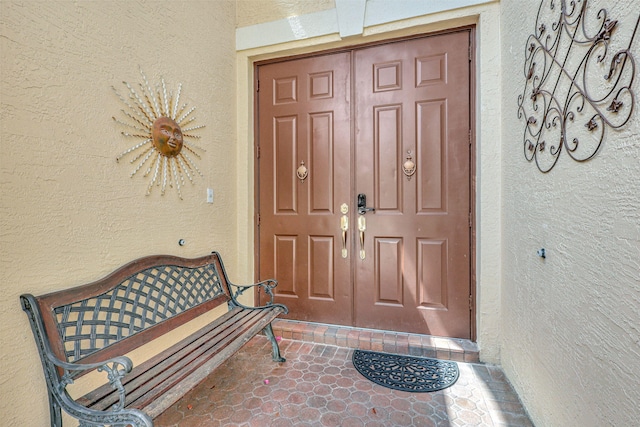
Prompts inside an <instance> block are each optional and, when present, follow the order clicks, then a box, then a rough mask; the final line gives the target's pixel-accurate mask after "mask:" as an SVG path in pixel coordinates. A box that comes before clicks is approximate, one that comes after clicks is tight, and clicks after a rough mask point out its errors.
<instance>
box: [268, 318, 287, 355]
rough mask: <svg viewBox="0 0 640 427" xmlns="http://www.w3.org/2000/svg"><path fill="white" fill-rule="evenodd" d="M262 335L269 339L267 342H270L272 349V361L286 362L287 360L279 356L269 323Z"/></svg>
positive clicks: (278, 349)
mask: <svg viewBox="0 0 640 427" xmlns="http://www.w3.org/2000/svg"><path fill="white" fill-rule="evenodd" d="M264 333H265V334H267V338H269V340H270V341H271V347H272V348H273V361H274V362H286V360H287V359H285V358H284V357H282V356H280V347H278V340H276V337H275V335H274V334H273V328H272V327H271V323H269V324H268V325H267V326H266V327H265V328H264Z"/></svg>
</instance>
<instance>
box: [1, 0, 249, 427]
mask: <svg viewBox="0 0 640 427" xmlns="http://www.w3.org/2000/svg"><path fill="white" fill-rule="evenodd" d="M0 11H1V19H0V25H1V27H0V49H1V54H2V63H1V66H2V69H1V73H0V79H1V80H0V94H1V103H2V105H1V116H0V122H1V127H2V128H1V133H0V138H1V140H0V144H1V150H0V153H1V154H0V162H1V163H0V239H1V244H0V277H1V282H2V286H3V295H2V298H1V299H0V338H1V343H2V344H1V346H0V361H1V362H0V363H1V366H2V373H1V374H0V375H1V381H0V396H2V399H0V414H2V421H1V422H0V424H2V425H3V426H41V425H45V424H46V423H47V420H48V418H49V414H48V409H47V403H46V388H45V384H44V379H43V376H42V370H41V367H40V362H39V360H38V354H37V352H36V349H35V344H34V341H33V338H32V336H31V332H30V330H29V325H28V322H27V318H26V316H25V314H24V313H23V312H22V311H21V309H20V305H19V301H18V296H19V295H20V294H21V293H25V292H30V293H33V294H42V293H45V292H48V291H54V290H58V289H62V288H67V287H71V286H73V285H77V284H81V283H85V282H87V281H91V280H95V279H97V278H99V277H101V276H103V275H104V274H106V273H108V272H110V271H112V270H113V269H114V268H116V267H118V266H119V265H121V264H122V263H124V262H126V261H129V260H131V259H134V258H137V257H139V256H143V255H151V254H158V253H171V254H177V255H183V256H189V257H190V256H197V255H204V254H206V253H208V252H209V251H211V250H213V249H216V250H219V251H221V252H222V254H223V258H224V259H225V261H226V264H227V268H228V270H229V272H230V274H231V278H232V279H233V280H235V281H238V282H241V281H242V280H243V279H246V272H245V273H242V274H244V276H243V275H242V274H240V276H241V277H238V276H239V273H238V271H237V244H236V241H235V238H236V228H237V223H236V215H235V209H236V198H235V193H236V176H235V170H234V164H235V153H236V148H235V128H236V127H235V83H234V81H235V75H236V73H235V36H234V32H235V14H236V11H235V3H234V2H228V1H224V2H217V1H214V2H212V1H189V2H175V1H152V2H146V1H129V0H122V1H107V0H104V1H90V2H89V1H83V2H77V1H55V2H52V1H26V2H23V1H5V0H3V1H2V2H0ZM139 67H141V68H142V70H143V71H144V72H145V74H146V76H147V78H148V79H149V81H150V83H151V84H152V85H155V84H156V83H157V82H159V80H160V77H164V79H165V81H166V83H167V85H168V88H169V89H171V90H173V91H174V93H175V90H176V88H177V86H178V84H179V83H183V88H182V94H181V100H182V101H184V102H187V103H188V104H189V106H195V107H196V108H197V109H196V112H195V114H194V116H195V117H197V121H196V122H195V123H194V124H205V125H206V128H204V129H202V130H201V131H199V132H198V134H199V135H201V136H202V139H201V140H199V142H198V145H200V146H202V147H203V148H205V149H206V152H205V153H203V155H202V159H200V160H196V161H197V165H198V167H199V168H200V169H201V170H202V172H203V174H204V178H201V177H197V178H196V179H195V185H191V184H189V183H188V182H187V185H186V186H185V187H184V188H183V197H184V200H179V198H178V196H177V193H176V191H175V190H174V189H171V188H168V189H167V192H166V194H165V195H164V196H161V195H160V192H159V191H158V190H159V189H157V188H156V189H154V191H153V193H152V194H151V195H150V196H145V191H146V187H147V185H148V179H145V178H143V177H142V176H140V175H141V174H138V175H136V176H134V177H133V178H130V177H129V174H130V172H131V171H132V170H133V168H134V165H131V164H130V163H128V161H127V160H126V159H124V161H122V160H121V162H120V163H116V161H115V158H116V156H117V155H118V154H119V153H121V152H122V151H124V150H126V149H127V148H129V147H131V146H132V145H133V144H134V142H133V140H130V139H125V138H124V137H123V136H121V135H120V134H119V132H120V131H121V130H122V129H121V128H119V127H118V126H117V125H116V124H115V123H114V122H113V121H112V119H111V117H112V116H114V115H116V116H117V115H118V114H119V111H120V109H121V108H122V104H121V102H120V101H119V100H118V98H117V97H116V96H115V95H114V93H113V91H112V89H111V87H112V86H115V87H116V88H117V89H118V90H119V91H120V92H121V93H123V90H122V89H123V88H124V86H123V85H122V81H123V80H124V81H127V82H129V83H132V84H133V85H137V84H138V83H140V82H141V81H142V80H141V76H140V73H139ZM207 187H211V188H213V189H214V191H215V203H214V204H212V205H211V204H207V203H206V190H205V189H206V188H207ZM179 239H185V241H186V245H185V246H182V247H180V246H178V240H179ZM241 279H242V280H241Z"/></svg>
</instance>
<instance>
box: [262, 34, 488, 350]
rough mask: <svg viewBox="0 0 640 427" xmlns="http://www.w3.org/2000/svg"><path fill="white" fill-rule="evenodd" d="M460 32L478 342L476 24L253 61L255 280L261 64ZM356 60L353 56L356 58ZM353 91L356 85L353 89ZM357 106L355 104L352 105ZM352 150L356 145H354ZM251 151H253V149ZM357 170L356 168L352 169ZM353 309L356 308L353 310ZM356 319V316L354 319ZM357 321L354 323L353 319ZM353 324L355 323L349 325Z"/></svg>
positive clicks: (474, 330) (473, 316)
mask: <svg viewBox="0 0 640 427" xmlns="http://www.w3.org/2000/svg"><path fill="white" fill-rule="evenodd" d="M460 31H468V32H469V126H470V132H469V199H470V200H469V207H470V212H469V241H470V248H469V268H470V270H469V272H470V274H469V276H470V277H469V282H470V283H469V306H470V310H469V316H470V319H469V325H470V326H469V327H470V329H471V331H470V336H471V341H474V342H475V341H477V321H476V311H477V309H476V308H477V275H476V254H477V244H476V243H477V242H476V212H477V206H476V183H477V179H476V177H477V170H476V161H477V158H476V156H477V155H476V149H477V147H476V126H477V123H476V116H477V114H476V109H477V104H476V101H477V100H476V90H477V87H476V80H477V75H476V73H477V63H476V31H477V30H476V25H475V24H472V25H464V26H460V27H454V28H448V29H444V30H439V31H434V32H427V33H419V34H413V35H410V36H402V37H395V38H389V39H384V40H378V41H373V42H368V43H361V44H351V45H347V46H341V47H337V48H329V49H322V50H318V51H313V52H307V53H301V54H293V55H285V56H279V57H276V58H270V59H266V60H257V61H255V62H253V64H252V67H253V88H252V91H253V106H252V107H253V108H252V112H253V159H254V162H253V212H254V225H253V238H254V240H253V246H254V257H253V272H254V273H253V275H254V280H255V281H258V280H260V277H259V271H260V251H259V248H260V246H259V240H260V232H259V228H258V227H259V224H260V217H259V206H260V191H259V185H260V183H259V176H260V175H259V167H260V162H259V161H258V159H259V157H260V153H259V122H258V117H259V116H258V90H259V84H258V67H259V66H262V65H267V64H272V63H277V62H284V61H290V60H294V59H301V58H311V57H314V56H323V55H326V54H331V53H339V52H351V51H353V50H357V49H362V48H366V47H371V46H380V45H385V44H391V43H396V42H402V41H406V40H414V39H420V38H426V37H431V36H437V35H440V34H448V33H453V32H460ZM352 61H353V58H352ZM351 90H352V91H353V87H352V88H351ZM351 107H352V108H353V104H352V106H351ZM353 132H354V129H353V127H352V129H351V133H352V135H351V137H352V138H353V136H354V135H353ZM351 149H352V150H353V149H354V147H352V148H351ZM250 151H251V150H250ZM351 173H352V174H353V173H354V172H353V171H352V172H351ZM351 269H352V271H351V273H350V274H351V276H352V283H353V280H355V267H354V266H352V267H351ZM257 303H258V295H257V294H254V304H256V305H257ZM352 312H353V311H352ZM352 321H353V319H352ZM352 323H353V322H352ZM346 326H351V325H346Z"/></svg>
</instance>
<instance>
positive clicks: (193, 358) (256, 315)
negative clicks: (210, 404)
mask: <svg viewBox="0 0 640 427" xmlns="http://www.w3.org/2000/svg"><path fill="white" fill-rule="evenodd" d="M281 311H282V310H281V309H280V308H279V307H274V308H273V309H269V310H249V311H247V310H242V309H239V308H236V309H234V310H233V311H230V312H229V313H227V314H225V315H224V316H223V319H222V320H221V319H217V320H216V321H214V322H212V323H210V324H209V325H207V326H206V327H205V328H203V329H202V330H200V331H198V332H197V333H195V334H193V335H191V336H189V337H187V338H185V339H183V340H181V341H180V342H179V343H177V344H175V345H174V346H172V347H171V348H169V349H167V350H166V351H164V352H162V353H160V354H159V355H157V356H155V357H154V358H152V359H150V360H148V361H147V362H145V363H143V364H141V365H140V366H138V367H135V368H134V369H133V370H132V372H131V373H129V374H128V375H127V376H126V377H125V379H124V381H123V385H124V387H125V390H126V391H127V394H126V396H127V399H126V402H125V407H128V408H136V409H145V412H146V413H148V414H149V415H150V416H152V417H154V416H156V415H159V414H160V413H162V412H163V411H164V410H165V409H166V408H168V407H169V406H171V405H172V404H173V403H175V401H172V399H171V398H170V397H166V398H165V397H163V395H165V394H167V393H168V396H170V395H171V393H170V392H171V390H172V389H173V388H175V387H179V388H180V392H179V393H173V394H175V395H177V396H178V398H179V397H180V396H182V395H183V394H184V393H185V392H186V391H188V390H185V384H192V386H195V385H197V384H198V383H199V382H200V381H202V379H204V377H205V376H206V375H207V374H208V373H210V372H211V371H212V370H213V369H214V368H215V367H217V366H219V365H220V364H221V363H222V361H224V360H226V359H227V358H228V357H229V356H230V355H231V354H233V353H235V352H236V351H237V350H238V349H239V348H240V347H241V346H242V345H244V344H245V343H246V342H247V341H248V340H249V339H250V338H252V337H253V336H254V335H255V334H256V333H258V332H259V331H261V330H262V329H264V327H265V326H267V325H268V324H269V323H270V322H271V321H272V320H273V319H274V318H276V317H277V316H278V315H279V314H280V313H281ZM189 376H191V377H192V378H191V381H188V382H185V379H186V378H187V377H189ZM176 400H177V399H176ZM117 401H118V396H117V393H116V392H115V390H113V388H111V386H110V385H108V384H105V385H104V386H102V387H100V388H99V389H97V390H95V391H94V392H92V393H89V394H88V395H86V396H83V397H82V398H80V399H78V403H81V404H82V405H84V406H88V407H90V408H92V409H97V410H107V409H108V408H110V407H111V406H112V405H114V404H115V403H117ZM154 403H155V404H154ZM151 404H154V406H155V407H156V408H157V409H155V411H160V412H158V413H157V414H155V415H154V414H152V413H151V411H150V409H149V408H148V406H149V405H151Z"/></svg>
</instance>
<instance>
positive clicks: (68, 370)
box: [46, 353, 133, 411]
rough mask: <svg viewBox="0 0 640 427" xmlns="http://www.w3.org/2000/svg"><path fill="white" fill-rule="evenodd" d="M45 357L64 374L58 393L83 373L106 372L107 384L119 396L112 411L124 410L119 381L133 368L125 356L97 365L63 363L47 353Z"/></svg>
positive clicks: (122, 392)
mask: <svg viewBox="0 0 640 427" xmlns="http://www.w3.org/2000/svg"><path fill="white" fill-rule="evenodd" d="M46 356H47V359H49V361H50V362H51V363H53V364H54V365H56V366H57V367H59V368H62V370H63V371H64V374H63V375H62V376H61V377H60V384H59V388H60V390H58V393H62V391H63V389H65V388H66V386H67V385H69V384H72V383H73V380H74V378H77V377H79V376H80V374H82V373H84V372H87V371H93V370H97V371H98V372H106V373H107V379H108V380H109V384H111V387H113V388H114V389H115V390H117V391H118V396H119V401H118V403H117V404H115V405H113V410H114V411H118V410H121V409H123V408H124V399H125V390H124V386H123V385H122V381H121V380H122V378H124V376H125V375H126V374H128V373H129V372H131V369H132V368H133V362H131V359H129V358H128V357H127V356H118V357H114V358H112V359H108V360H105V361H103V362H98V363H68V362H63V361H62V360H60V359H58V358H57V357H55V356H54V355H53V354H51V353H47V354H46Z"/></svg>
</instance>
